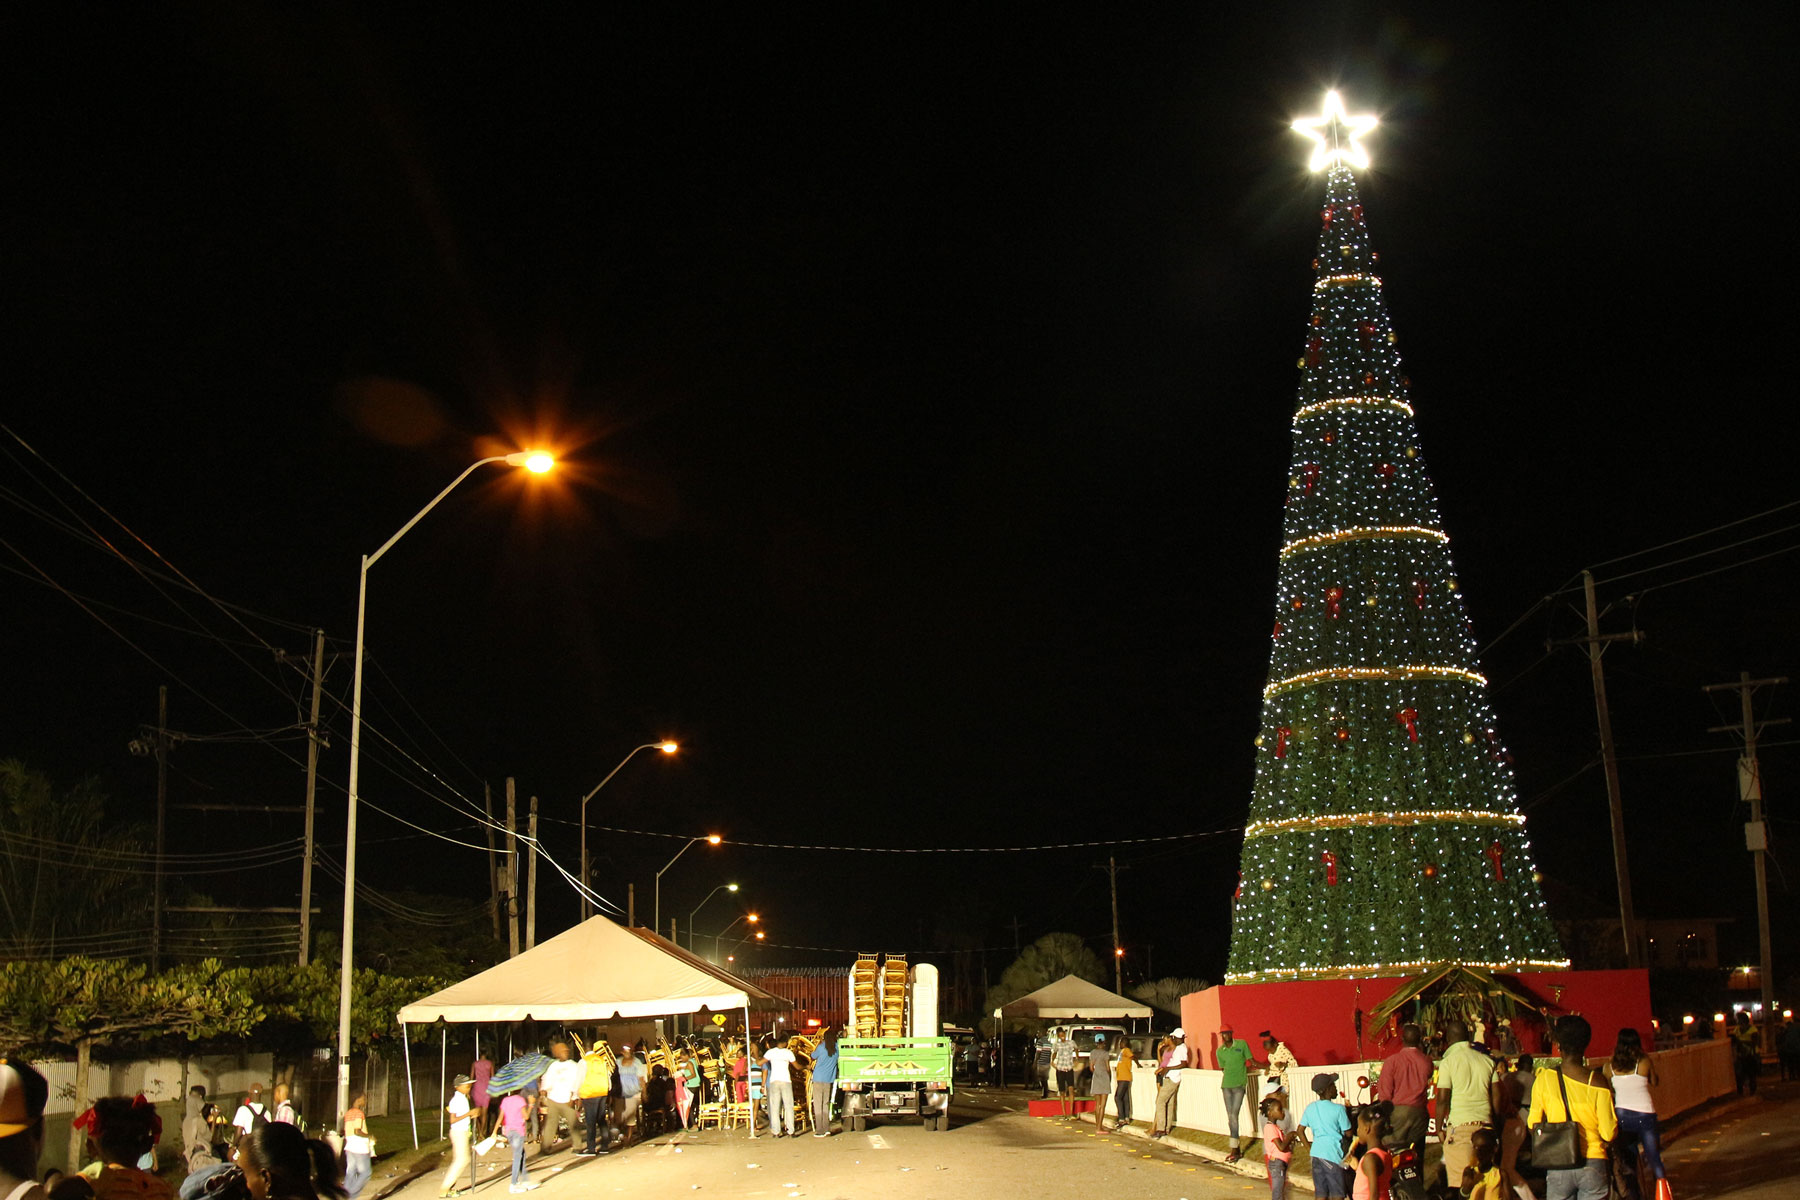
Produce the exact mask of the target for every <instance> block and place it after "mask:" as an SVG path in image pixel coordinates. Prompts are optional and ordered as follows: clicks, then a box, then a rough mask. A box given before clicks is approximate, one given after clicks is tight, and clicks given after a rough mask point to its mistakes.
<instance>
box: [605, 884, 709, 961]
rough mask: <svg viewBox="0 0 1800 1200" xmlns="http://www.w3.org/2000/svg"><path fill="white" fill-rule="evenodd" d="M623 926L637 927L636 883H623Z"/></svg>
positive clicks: (628, 927)
mask: <svg viewBox="0 0 1800 1200" xmlns="http://www.w3.org/2000/svg"><path fill="white" fill-rule="evenodd" d="M625 928H627V929H636V928H637V884H635V883H628V884H626V885H625ZM715 949H716V947H715Z"/></svg>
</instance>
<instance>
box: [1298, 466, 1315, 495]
mask: <svg viewBox="0 0 1800 1200" xmlns="http://www.w3.org/2000/svg"><path fill="white" fill-rule="evenodd" d="M1300 480H1301V484H1302V485H1303V486H1302V489H1301V490H1303V491H1304V492H1305V493H1306V494H1307V495H1309V496H1310V495H1312V490H1313V486H1314V485H1315V484H1317V483H1318V482H1319V464H1318V463H1307V464H1306V465H1305V466H1304V467H1301V468H1300Z"/></svg>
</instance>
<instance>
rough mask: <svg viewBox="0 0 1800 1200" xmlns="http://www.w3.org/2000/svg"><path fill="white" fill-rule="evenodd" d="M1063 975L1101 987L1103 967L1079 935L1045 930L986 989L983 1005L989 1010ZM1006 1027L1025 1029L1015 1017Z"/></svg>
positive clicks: (1104, 973) (1104, 970)
mask: <svg viewBox="0 0 1800 1200" xmlns="http://www.w3.org/2000/svg"><path fill="white" fill-rule="evenodd" d="M1065 975H1075V976H1078V977H1080V978H1082V979H1085V980H1087V981H1088V982H1089V983H1097V984H1100V985H1101V986H1102V987H1104V986H1105V978H1106V967H1105V966H1104V964H1102V963H1101V961H1100V956H1099V955H1098V954H1095V953H1094V952H1093V951H1092V950H1090V949H1089V948H1088V945H1087V943H1086V942H1084V941H1082V940H1081V937H1080V936H1079V935H1077V934H1073V933H1046V934H1045V935H1044V936H1043V937H1041V938H1039V939H1038V940H1037V941H1035V942H1033V943H1031V945H1029V946H1027V947H1025V949H1024V950H1023V951H1021V952H1020V954H1019V957H1018V958H1016V959H1014V960H1013V962H1012V965H1011V966H1009V967H1007V968H1006V970H1005V971H1003V972H1002V973H1001V975H1000V980H999V982H998V983H996V984H994V986H993V987H991V988H989V989H988V994H987V1003H986V1005H985V1006H984V1007H985V1008H986V1010H987V1011H988V1012H990V1013H991V1012H993V1011H994V1010H995V1009H996V1008H999V1007H1001V1006H1002V1005H1005V1004H1010V1003H1012V1002H1013V1001H1014V1000H1017V999H1018V998H1019V997H1020V996H1025V995H1029V994H1030V993H1032V992H1035V991H1037V990H1038V989H1039V988H1041V987H1043V986H1044V985H1045V984H1050V983H1055V982H1056V981H1057V980H1058V979H1061V978H1062V977H1063V976H1065ZM1007 1028H1008V1029H1018V1030H1023V1029H1025V1028H1027V1024H1026V1023H1025V1022H1024V1021H1023V1020H1016V1019H1015V1020H1014V1021H1012V1022H1009V1023H1008V1025H1007Z"/></svg>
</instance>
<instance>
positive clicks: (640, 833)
mask: <svg viewBox="0 0 1800 1200" xmlns="http://www.w3.org/2000/svg"><path fill="white" fill-rule="evenodd" d="M538 820H539V821H552V822H555V823H556V824H559V825H575V824H578V822H575V821H570V820H566V819H564V818H561V817H539V818H538ZM588 828H590V829H598V830H601V831H603V832H605V833H625V834H632V835H634V836H637V837H654V838H680V839H682V840H691V839H692V838H693V837H694V836H695V835H694V834H688V833H665V832H663V831H662V830H656V829H624V828H621V827H619V826H616V825H594V824H589V826H588ZM1243 831H1244V827H1243V826H1242V825H1235V826H1232V827H1230V828H1228V829H1208V830H1201V831H1196V832H1192V833H1164V834H1155V835H1151V836H1148V837H1135V838H1103V839H1098V840H1095V841H1086V842H1051V843H1045V844H1042V845H1035V846H828V845H804V844H794V843H788V842H752V841H747V840H745V839H742V838H723V839H722V840H721V842H720V844H721V845H726V846H747V847H751V848H753V849H757V850H837V851H848V852H852V853H857V854H1026V853H1036V852H1039V851H1046V850H1084V849H1088V848H1090V847H1093V846H1143V845H1149V844H1152V843H1156V842H1179V841H1188V840H1193V839H1198V838H1211V837H1223V836H1225V835H1227V834H1233V833H1242V832H1243ZM701 836H704V835H701Z"/></svg>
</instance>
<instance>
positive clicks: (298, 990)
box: [247, 960, 444, 1056]
mask: <svg viewBox="0 0 1800 1200" xmlns="http://www.w3.org/2000/svg"><path fill="white" fill-rule="evenodd" d="M338 982H339V981H338V964H336V963H335V962H331V963H328V962H322V961H318V960H314V961H313V962H311V963H309V964H308V965H307V966H305V967H289V966H281V967H257V968H255V969H253V970H251V971H250V972H248V979H247V986H248V988H249V991H250V994H251V995H252V996H254V997H255V999H256V1002H257V1006H258V1008H259V1010H260V1011H261V1012H262V1013H263V1014H264V1017H263V1020H262V1024H260V1025H259V1026H258V1027H257V1029H256V1035H257V1038H258V1039H259V1040H261V1041H263V1042H265V1043H266V1044H268V1045H269V1046H270V1047H271V1048H273V1049H274V1050H275V1052H276V1054H277V1055H278V1056H279V1055H282V1054H284V1053H285V1054H288V1055H298V1054H302V1053H304V1052H306V1051H308V1050H310V1049H312V1048H313V1047H314V1046H318V1045H322V1044H324V1045H329V1044H333V1043H335V1042H336V1041H337V1029H338ZM443 986H444V983H443V981H441V980H438V979H435V978H432V977H431V976H400V975H384V974H382V973H381V972H380V971H371V970H369V969H367V968H361V969H358V970H357V971H356V972H355V974H354V975H352V977H351V984H350V1041H351V1046H352V1048H353V1049H355V1050H362V1051H365V1052H373V1053H380V1052H381V1051H382V1050H384V1049H385V1048H386V1047H387V1046H389V1045H391V1044H393V1038H394V1037H395V1036H396V1035H397V1034H398V1032H399V1029H400V1024H399V1022H398V1021H397V1020H396V1019H395V1014H396V1013H398V1012H399V1011H400V1009H401V1008H403V1007H404V1006H406V1005H408V1004H411V1003H412V1002H413V1001H414V1000H418V999H420V998H421V997H424V996H428V995H430V994H431V993H432V992H435V991H437V990H438V989H440V988H442V987H443ZM423 1036H424V1035H423V1033H422V1032H421V1033H420V1034H419V1036H418V1037H415V1038H414V1039H413V1040H414V1041H418V1040H420V1038H422V1037H423Z"/></svg>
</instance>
